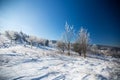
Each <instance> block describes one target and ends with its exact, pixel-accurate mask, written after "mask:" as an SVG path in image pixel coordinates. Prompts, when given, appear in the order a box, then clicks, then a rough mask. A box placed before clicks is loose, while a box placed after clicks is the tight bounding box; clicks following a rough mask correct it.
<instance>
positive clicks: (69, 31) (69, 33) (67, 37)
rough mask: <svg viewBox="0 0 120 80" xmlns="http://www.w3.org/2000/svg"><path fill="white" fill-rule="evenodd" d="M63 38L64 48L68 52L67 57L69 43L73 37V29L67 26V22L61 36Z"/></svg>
mask: <svg viewBox="0 0 120 80" xmlns="http://www.w3.org/2000/svg"><path fill="white" fill-rule="evenodd" d="M63 37H64V41H65V45H66V48H67V50H68V55H70V50H71V42H72V40H73V37H74V29H73V26H70V25H68V24H67V22H66V24H65V32H64V34H63Z"/></svg>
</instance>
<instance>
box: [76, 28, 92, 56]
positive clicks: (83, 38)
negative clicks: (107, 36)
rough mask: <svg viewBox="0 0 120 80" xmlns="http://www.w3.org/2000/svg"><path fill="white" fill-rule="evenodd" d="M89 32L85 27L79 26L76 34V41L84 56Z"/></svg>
mask: <svg viewBox="0 0 120 80" xmlns="http://www.w3.org/2000/svg"><path fill="white" fill-rule="evenodd" d="M89 36H90V35H89V33H88V32H87V30H86V29H84V28H81V29H80V31H79V34H78V42H79V43H80V45H81V47H80V48H81V51H82V53H83V54H84V57H86V52H87V47H88V42H89Z"/></svg>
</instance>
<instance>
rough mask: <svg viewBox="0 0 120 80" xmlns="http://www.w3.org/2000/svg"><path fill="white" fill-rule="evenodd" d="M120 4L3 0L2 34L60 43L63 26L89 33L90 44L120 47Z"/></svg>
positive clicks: (111, 1)
mask: <svg viewBox="0 0 120 80" xmlns="http://www.w3.org/2000/svg"><path fill="white" fill-rule="evenodd" d="M119 5H120V1H119V0H0V26H1V27H2V30H8V29H9V30H16V31H21V30H22V31H23V32H25V33H27V34H30V35H36V36H38V37H42V38H47V39H59V38H60V36H61V34H62V32H64V25H65V22H66V21H67V22H68V24H70V25H73V26H74V29H75V31H76V32H77V31H78V30H79V29H80V27H81V26H83V27H84V28H86V29H88V32H90V35H91V36H90V37H91V43H96V44H105V45H114V46H120V36H119V34H120V29H119V27H120V8H119Z"/></svg>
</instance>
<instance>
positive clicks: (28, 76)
mask: <svg viewBox="0 0 120 80" xmlns="http://www.w3.org/2000/svg"><path fill="white" fill-rule="evenodd" d="M91 57H92V58H90V57H87V58H83V57H77V56H74V57H73V56H66V55H61V54H58V53H57V50H55V49H54V48H49V47H44V48H40V49H38V48H36V47H33V49H31V48H29V47H24V46H21V45H18V46H13V47H10V48H4V49H0V79H1V80H113V78H118V75H113V74H112V73H113V72H114V70H115V69H117V68H116V66H117V65H118V64H119V63H120V61H119V60H117V59H112V58H107V60H106V59H105V60H104V59H101V58H100V59H97V58H96V57H95V56H91ZM116 60H117V62H116ZM115 65H116V66H115ZM118 70H120V68H118ZM118 70H117V71H118ZM110 73H111V74H110ZM110 78H111V79H110ZM115 80H116V79H115Z"/></svg>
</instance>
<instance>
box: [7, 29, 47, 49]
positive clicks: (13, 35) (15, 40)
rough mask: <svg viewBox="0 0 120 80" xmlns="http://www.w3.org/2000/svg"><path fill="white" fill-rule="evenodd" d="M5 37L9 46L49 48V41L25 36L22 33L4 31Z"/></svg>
mask: <svg viewBox="0 0 120 80" xmlns="http://www.w3.org/2000/svg"><path fill="white" fill-rule="evenodd" d="M5 36H6V37H7V38H8V39H9V40H10V43H11V44H24V46H26V45H31V48H32V46H37V47H40V46H41V45H42V46H49V40H47V39H42V38H38V37H36V36H31V35H27V34H25V33H23V32H16V31H5Z"/></svg>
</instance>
